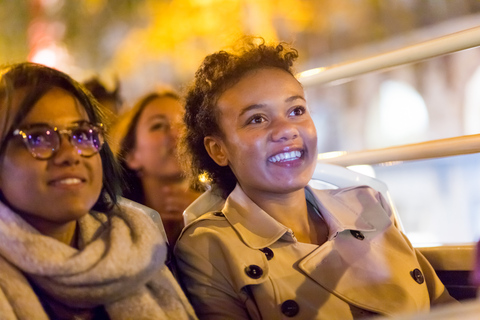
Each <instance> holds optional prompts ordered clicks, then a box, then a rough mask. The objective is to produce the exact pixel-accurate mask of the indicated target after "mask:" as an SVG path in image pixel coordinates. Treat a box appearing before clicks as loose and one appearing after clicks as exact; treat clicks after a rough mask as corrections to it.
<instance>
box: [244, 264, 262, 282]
mask: <svg viewBox="0 0 480 320" xmlns="http://www.w3.org/2000/svg"><path fill="white" fill-rule="evenodd" d="M245 273H246V274H247V276H249V277H250V278H252V279H260V277H261V276H262V275H263V270H262V268H260V267H259V266H256V265H254V264H251V265H249V266H248V267H245Z"/></svg>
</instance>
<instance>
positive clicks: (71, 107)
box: [23, 87, 89, 123]
mask: <svg viewBox="0 0 480 320" xmlns="http://www.w3.org/2000/svg"><path fill="white" fill-rule="evenodd" d="M56 120H57V121H63V122H65V123H68V122H75V121H78V120H89V119H88V115H87V111H86V110H85V107H84V106H83V105H82V104H81V103H80V102H79V101H78V99H77V98H76V97H75V96H74V95H73V94H72V93H70V92H68V91H66V90H64V89H61V88H58V87H53V88H51V89H49V90H48V91H46V92H45V94H43V95H42V96H41V97H40V99H38V100H37V101H36V102H35V103H34V105H33V106H32V107H31V108H30V110H29V111H28V113H26V114H25V115H24V121H23V122H28V123H31V122H55V121H56Z"/></svg>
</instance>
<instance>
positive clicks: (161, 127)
mask: <svg viewBox="0 0 480 320" xmlns="http://www.w3.org/2000/svg"><path fill="white" fill-rule="evenodd" d="M169 127H170V125H169V124H168V123H166V122H157V123H154V124H153V125H152V126H150V131H157V130H168V128H169Z"/></svg>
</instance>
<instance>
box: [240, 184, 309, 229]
mask: <svg viewBox="0 0 480 320" xmlns="http://www.w3.org/2000/svg"><path fill="white" fill-rule="evenodd" d="M247 195H248V197H249V198H250V199H252V200H253V202H255V203H256V204H257V205H258V206H259V207H260V208H262V209H263V210H264V211H265V212H267V213H268V214H269V215H270V216H271V217H272V218H274V219H275V220H277V221H278V222H280V223H281V224H283V225H284V226H286V227H288V228H290V229H292V230H294V232H295V229H298V230H303V229H306V228H307V227H308V209H307V202H306V200H305V191H304V189H303V188H302V189H299V190H296V191H293V192H290V193H288V194H268V195H265V194H261V193H259V192H252V194H247ZM296 233H297V232H295V234H296Z"/></svg>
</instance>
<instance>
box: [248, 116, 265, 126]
mask: <svg viewBox="0 0 480 320" xmlns="http://www.w3.org/2000/svg"><path fill="white" fill-rule="evenodd" d="M265 121H266V120H265V118H264V117H263V116H261V115H254V116H253V117H251V118H250V119H248V124H254V123H263V122H265Z"/></svg>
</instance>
